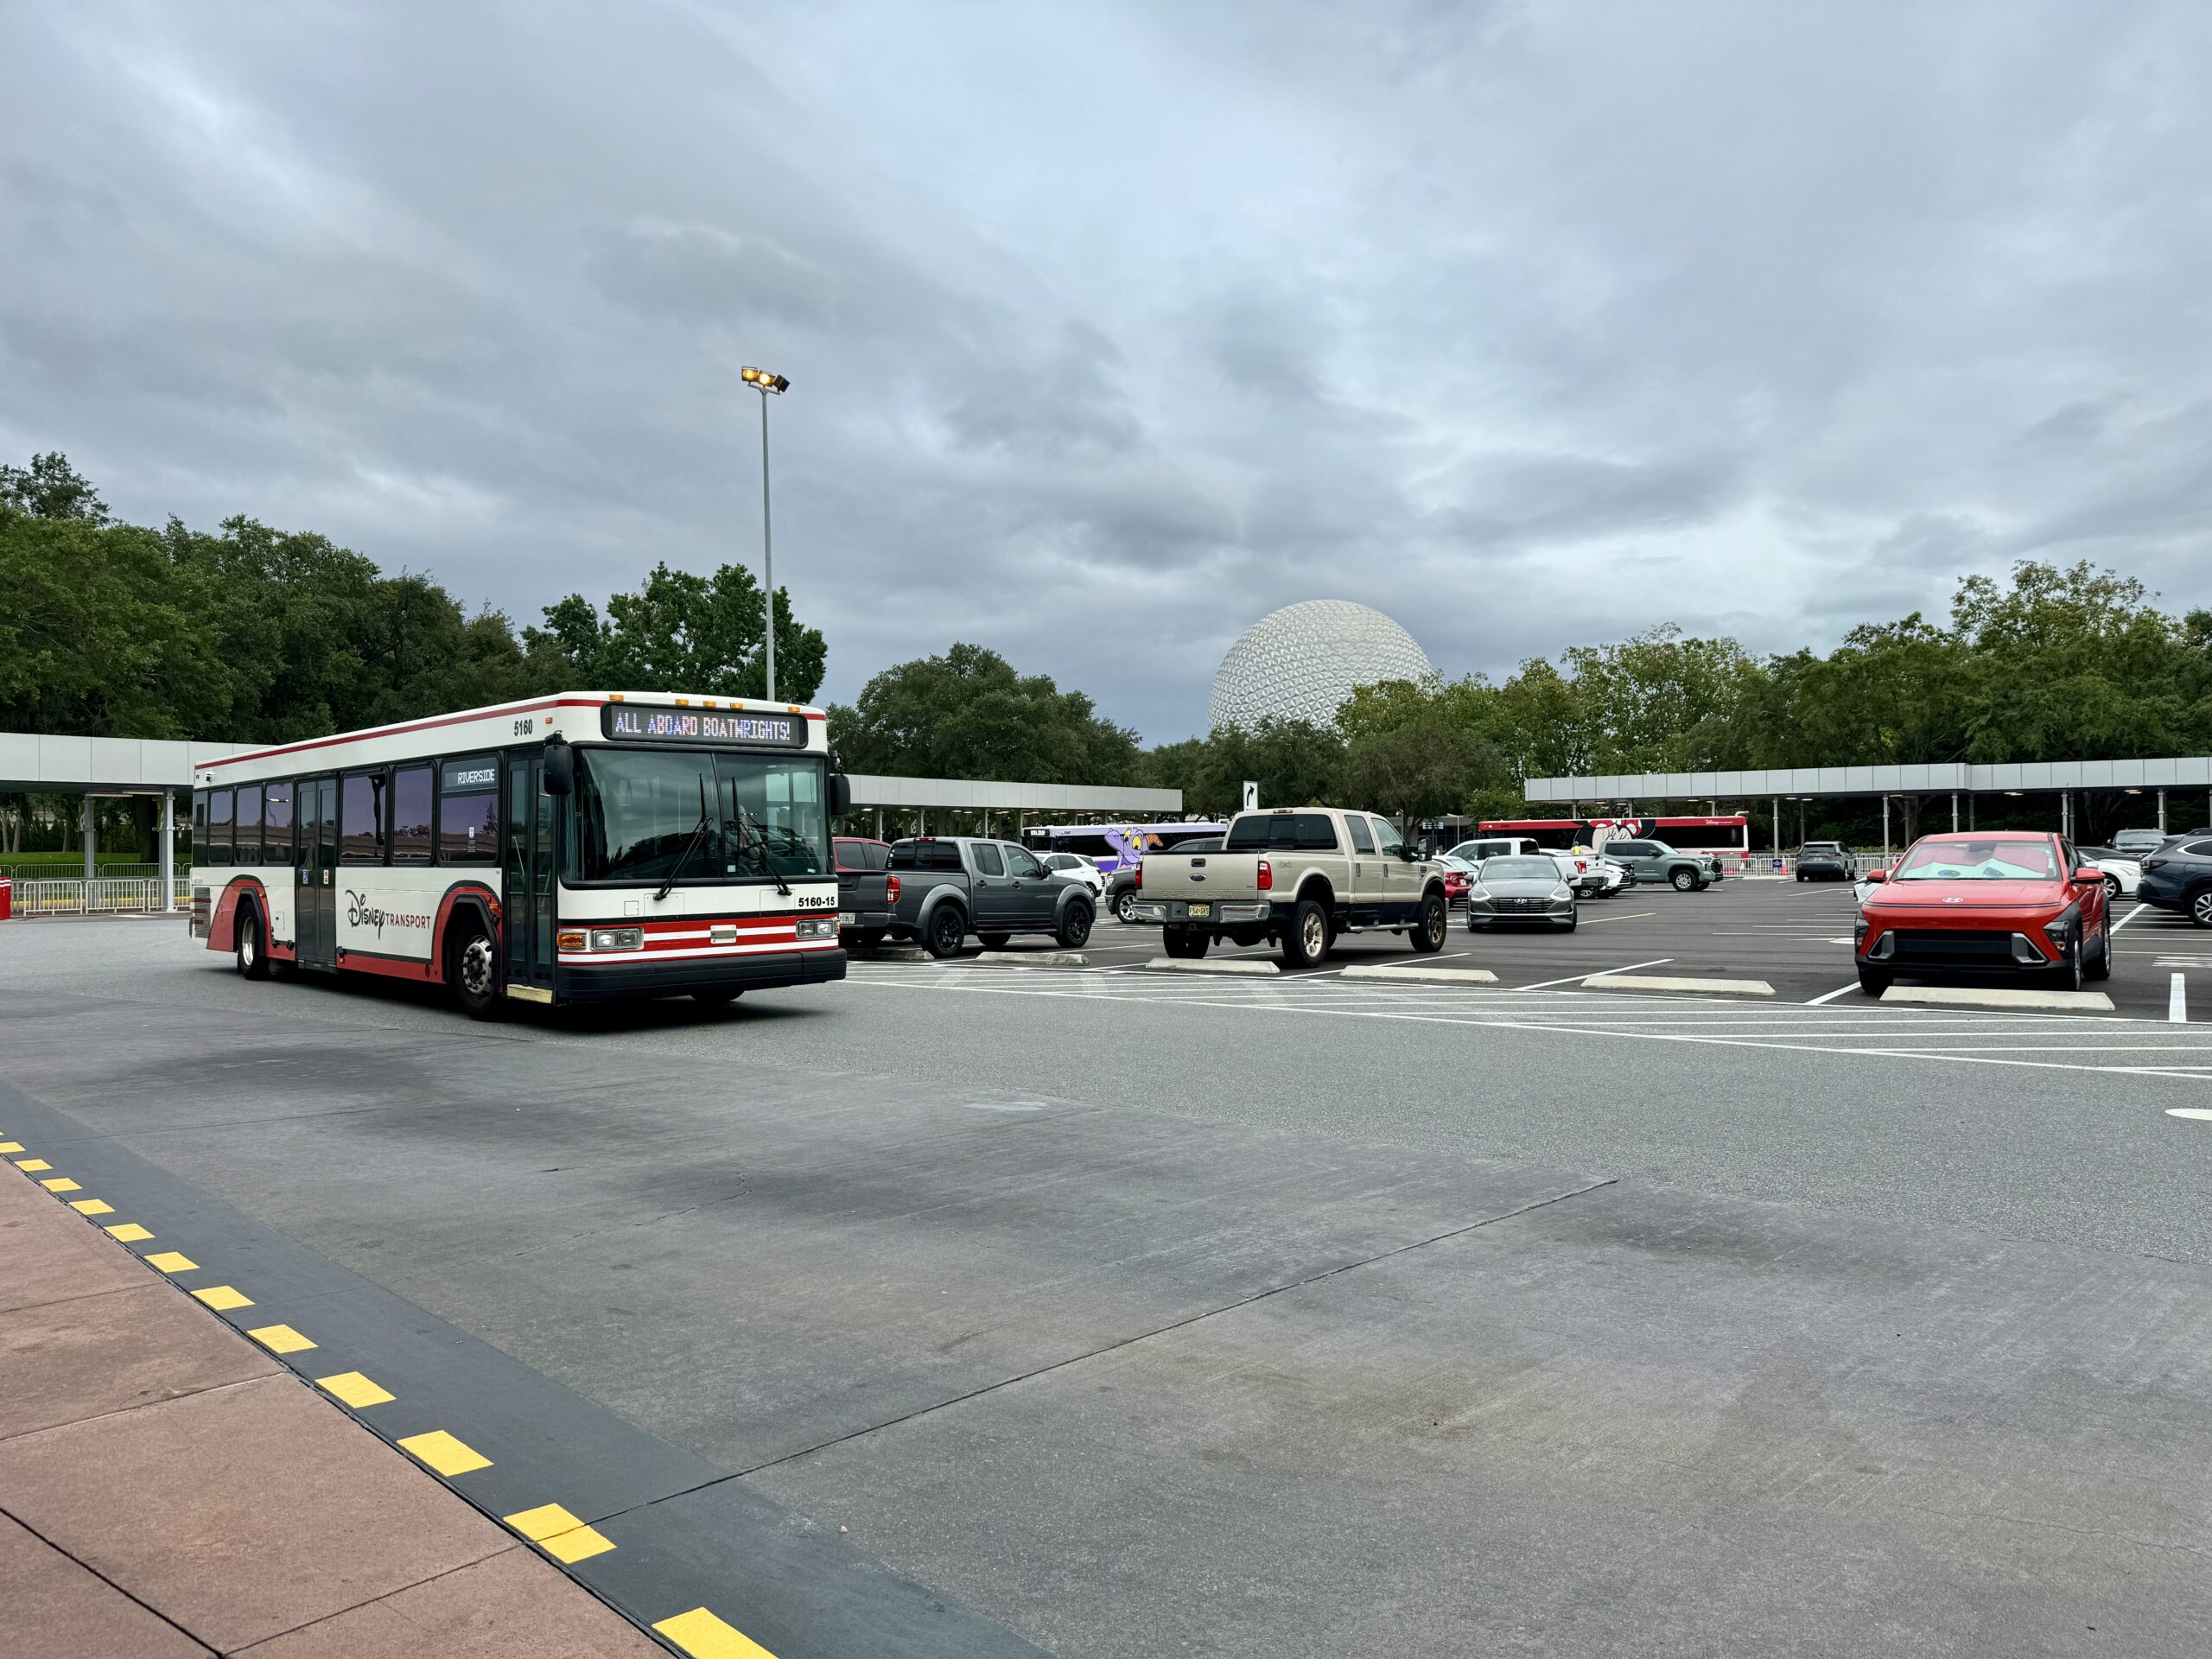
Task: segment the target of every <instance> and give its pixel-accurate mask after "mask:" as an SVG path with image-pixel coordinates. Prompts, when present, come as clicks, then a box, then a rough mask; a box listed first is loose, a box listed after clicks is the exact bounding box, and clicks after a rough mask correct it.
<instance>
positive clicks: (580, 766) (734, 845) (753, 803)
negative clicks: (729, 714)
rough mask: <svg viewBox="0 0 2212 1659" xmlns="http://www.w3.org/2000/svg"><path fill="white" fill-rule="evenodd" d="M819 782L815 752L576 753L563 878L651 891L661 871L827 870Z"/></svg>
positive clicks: (718, 876) (716, 875)
mask: <svg viewBox="0 0 2212 1659" xmlns="http://www.w3.org/2000/svg"><path fill="white" fill-rule="evenodd" d="M823 777H824V761H823V757H822V756H820V755H818V754H807V755H790V756H785V755H768V754H746V753H707V752H704V751H696V750H685V749H613V748H601V747H597V746H592V747H579V748H578V749H577V751H576V790H575V795H574V796H572V797H571V800H572V801H573V803H574V804H573V805H572V807H571V809H570V810H571V813H572V816H571V817H570V820H569V823H570V825H571V828H572V833H571V835H570V836H569V872H570V875H571V878H572V879H574V880H582V881H615V882H626V883H638V884H641V885H642V884H645V883H652V884H654V885H658V884H659V883H660V882H662V881H664V880H668V879H669V877H670V876H671V874H674V875H675V876H676V879H677V882H678V883H679V884H690V883H695V882H717V881H719V882H728V881H746V880H775V879H777V878H778V877H782V876H794V875H819V874H823V873H824V872H825V871H827V870H829V868H831V865H830V862H829V814H828V811H827V808H826V803H825V800H824V794H825V791H824V788H823ZM702 818H703V819H704V820H705V823H706V828H705V830H704V832H703V833H702V831H701V829H700V822H701V820H702ZM695 842H696V844H695ZM687 849H688V854H689V855H688V856H687ZM679 864H680V865H681V867H682V868H681V869H680V870H679V869H678V868H677V867H678V865H679Z"/></svg>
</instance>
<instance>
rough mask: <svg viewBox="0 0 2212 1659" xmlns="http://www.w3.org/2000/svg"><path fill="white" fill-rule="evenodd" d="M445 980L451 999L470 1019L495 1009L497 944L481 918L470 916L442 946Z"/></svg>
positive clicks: (484, 1016)
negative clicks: (444, 948) (450, 988)
mask: <svg viewBox="0 0 2212 1659" xmlns="http://www.w3.org/2000/svg"><path fill="white" fill-rule="evenodd" d="M446 982H447V983H448V984H449V985H451V986H452V987H453V1000H454V1001H455V1002H458V1003H459V1004H460V1005H461V1012H462V1013H463V1014H467V1016H468V1017H469V1018H470V1019H472V1020H489V1019H491V1018H492V1017H493V1015H494V1014H497V1013H498V1012H499V942H498V941H497V940H495V939H494V938H493V937H492V934H491V930H490V929H488V928H486V926H485V925H484V923H483V922H482V920H481V919H480V918H476V917H474V916H471V917H470V918H467V920H465V921H463V922H462V923H461V925H459V926H457V927H455V928H454V931H453V934H452V936H451V942H450V943H449V944H448V946H447V950H446Z"/></svg>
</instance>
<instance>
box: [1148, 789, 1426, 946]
mask: <svg viewBox="0 0 2212 1659" xmlns="http://www.w3.org/2000/svg"><path fill="white" fill-rule="evenodd" d="M1135 912H1136V915H1135V919H1136V920H1137V921H1139V922H1157V923H1159V924H1160V926H1161V928H1162V929H1163V930H1164V931H1165V934H1166V941H1165V942H1166V948H1167V954H1168V955H1169V956H1171V957H1203V956H1204V955H1205V953H1206V951H1207V950H1208V949H1209V948H1211V945H1212V944H1213V943H1214V941H1216V940H1217V939H1224V938H1225V939H1230V940H1232V941H1234V942H1235V943H1236V944H1246V945H1249V944H1260V943H1262V941H1266V942H1268V943H1270V944H1279V945H1280V946H1281V948H1282V959H1283V964H1284V965H1285V966H1286V967H1290V968H1310V967H1312V966H1313V964H1314V963H1317V962H1319V961H1320V960H1321V959H1322V957H1325V956H1327V955H1328V954H1329V950H1330V949H1331V947H1332V946H1333V945H1334V944H1335V943H1336V941H1337V937H1338V935H1339V934H1342V933H1356V932H1362V931H1380V930H1382V929H1384V928H1388V929H1389V931H1391V932H1393V933H1403V934H1405V935H1407V936H1408V938H1409V940H1410V942H1411V944H1412V945H1413V947H1414V950H1421V951H1428V950H1442V949H1443V947H1444V938H1445V932H1446V909H1445V901H1444V873H1443V869H1442V868H1441V867H1440V866H1439V865H1436V864H1433V863H1431V862H1429V861H1426V860H1423V859H1421V858H1419V857H1417V856H1415V855H1414V849H1412V848H1410V847H1408V846H1406V845H1404V844H1403V842H1402V841H1401V840H1400V838H1399V836H1398V832H1397V831H1396V830H1395V829H1393V828H1391V826H1390V822H1389V819H1387V818H1381V817H1376V816H1375V815H1374V814H1373V813H1371V812H1346V811H1343V810H1339V809H1338V808H1336V807H1332V806H1306V807H1284V808H1280V809H1277V810H1273V811H1267V812H1243V813H1239V814H1238V815H1237V816H1236V817H1234V818H1232V819H1230V824H1229V830H1228V833H1227V835H1226V836H1224V849H1223V850H1221V851H1219V852H1207V853H1179V852H1164V853H1147V854H1146V855H1145V856H1144V862H1143V863H1142V864H1141V865H1140V866H1139V867H1138V871H1137V902H1136V905H1135Z"/></svg>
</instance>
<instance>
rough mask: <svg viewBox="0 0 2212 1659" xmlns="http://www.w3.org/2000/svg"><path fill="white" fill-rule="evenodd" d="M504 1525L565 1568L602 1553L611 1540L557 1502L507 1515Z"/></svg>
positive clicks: (608, 1547) (606, 1549) (612, 1542)
mask: <svg viewBox="0 0 2212 1659" xmlns="http://www.w3.org/2000/svg"><path fill="white" fill-rule="evenodd" d="M507 1524H508V1525H509V1526H511V1527H512V1528H513V1529H515V1530H516V1531H517V1532H518V1533H520V1534H522V1535H523V1536H524V1537H525V1538H527V1539H529V1540H530V1541H531V1543H533V1544H536V1545H537V1547H538V1548H540V1549H543V1551H544V1552H545V1553H546V1554H548V1555H550V1556H551V1557H552V1558H553V1559H554V1560H556V1561H559V1562H560V1563H561V1564H562V1565H563V1566H564V1567H572V1566H574V1565H575V1563H576V1562H578V1561H585V1560H590V1559H591V1558H592V1557H593V1556H594V1555H604V1554H607V1551H608V1550H610V1549H612V1548H614V1541H613V1540H612V1539H611V1538H609V1537H607V1535H606V1534H604V1533H602V1532H601V1531H600V1530H599V1529H598V1528H596V1527H588V1526H586V1525H585V1524H584V1523H583V1522H581V1521H579V1520H577V1519H576V1517H575V1516H573V1515H570V1514H569V1512H568V1510H564V1509H563V1508H562V1507H561V1506H560V1505H559V1504H558V1503H546V1504H542V1505H540V1506H539V1507H538V1508H537V1509H534V1510H523V1511H521V1512H520V1513H519V1514H517V1515H511V1516H508V1517H507Z"/></svg>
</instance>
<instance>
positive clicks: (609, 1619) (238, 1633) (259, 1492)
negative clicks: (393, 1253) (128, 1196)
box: [0, 1125, 664, 1659]
mask: <svg viewBox="0 0 2212 1659" xmlns="http://www.w3.org/2000/svg"><path fill="white" fill-rule="evenodd" d="M4 1128H5V1126H4V1125H0V1129H4ZM5 1144H6V1138H5V1136H4V1135H0V1145H5ZM29 1150H35V1149H29ZM29 1150H26V1149H20V1148H16V1147H10V1148H9V1149H8V1151H7V1152H6V1154H4V1161H0V1586H4V1590H0V1651H4V1652H6V1653H9V1654H11V1655H13V1654H21V1655H23V1656H25V1659H47V1656H56V1659H59V1656H63V1655H67V1656H69V1659H170V1656H176V1659H185V1656H203V1655H207V1654H224V1655H234V1654H251V1655H252V1656H254V1659H321V1656H328V1659H341V1656H342V1659H379V1656H384V1655H392V1656H400V1655H406V1656H410V1659H413V1656H420V1655H423V1654H436V1655H439V1656H441V1659H493V1656H509V1655H514V1656H520V1655H525V1654H527V1655H530V1656H532V1659H568V1656H574V1659H601V1656H623V1655H637V1656H651V1655H653V1654H658V1653H661V1652H663V1651H664V1649H662V1648H660V1647H659V1646H658V1644H657V1643H654V1642H653V1641H652V1639H651V1638H649V1637H645V1636H644V1635H643V1634H641V1633H640V1632H639V1630H637V1629H636V1627H635V1626H633V1625H632V1624H630V1623H629V1622H628V1621H626V1620H625V1619H623V1618H620V1617H619V1616H618V1615H616V1614H615V1613H613V1611H609V1610H608V1609H607V1607H606V1606H605V1605H602V1604H601V1602H600V1601H599V1600H598V1599H596V1598H595V1597H594V1596H593V1595H592V1594H591V1593H590V1592H588V1591H587V1590H585V1589H584V1588H582V1586H579V1585H577V1584H575V1582H574V1581H572V1580H570V1579H569V1577H568V1576H567V1575H566V1574H564V1573H562V1572H561V1571H560V1570H559V1569H558V1568H556V1567H554V1566H553V1565H551V1564H550V1562H549V1561H548V1560H545V1559H544V1558H543V1556H541V1555H540V1554H538V1553H537V1550H536V1549H534V1548H532V1547H531V1545H530V1544H528V1543H525V1542H524V1541H522V1540H521V1539H520V1538H518V1537H517V1536H516V1535H514V1534H512V1533H510V1532H508V1531H506V1530H505V1529H502V1528H501V1527H500V1526H499V1525H498V1524H497V1523H496V1522H493V1521H491V1520H488V1519H486V1517H485V1516H482V1515H480V1514H478V1513H477V1512H476V1511H475V1510H473V1509H471V1508H470V1507H469V1506H468V1505H467V1503H463V1502H462V1501H461V1499H460V1498H459V1497H455V1496H454V1494H453V1493H452V1492H451V1491H448V1490H447V1489H446V1488H445V1487H444V1486H442V1484H439V1482H437V1481H436V1480H435V1479H433V1478H431V1477H430V1476H429V1474H427V1473H425V1472H424V1471H423V1470H422V1469H420V1468H417V1467H416V1465H414V1464H412V1463H410V1461H409V1460H408V1459H406V1458H405V1457H404V1456H403V1455H402V1454H401V1453H399V1452H396V1451H394V1450H393V1449H392V1448H391V1447H390V1446H386V1445H385V1444H384V1443H383V1442H382V1441H380V1440H378V1439H377V1438H376V1437H375V1436H374V1435H372V1434H371V1433H368V1432H367V1431H366V1430H365V1429H364V1428H362V1427H360V1426H359V1425H358V1424H356V1423H354V1422H353V1421H352V1420H350V1419H349V1418H348V1417H347V1416H346V1414H345V1413H343V1412H341V1411H340V1410H339V1409H338V1408H337V1407H335V1406H334V1405H333V1404H331V1403H330V1402H328V1401H327V1400H324V1399H321V1398H320V1397H319V1396H318V1395H316V1393H315V1390H314V1389H311V1388H309V1387H308V1385H307V1384H306V1383H302V1382H301V1381H300V1380H299V1379H298V1378H297V1377H296V1376H293V1375H292V1374H291V1373H290V1372H289V1371H288V1370H285V1369H284V1368H283V1366H281V1365H279V1364H277V1363H276V1362H275V1360H273V1359H272V1358H271V1357H270V1356H269V1355H268V1354H267V1353H264V1352H263V1351H261V1350H260V1349H258V1348H257V1347H255V1346H254V1344H252V1343H251V1342H250V1341H248V1340H247V1339H245V1338H243V1337H241V1336H239V1335H238V1333H237V1332H234V1331H233V1330H232V1329H231V1328H230V1327H229V1326H228V1325H226V1324H224V1323H223V1322H222V1321H221V1320H219V1319H213V1318H211V1317H210V1316H209V1315H208V1314H207V1312H206V1311H205V1310H203V1309H202V1308H200V1307H199V1306H195V1305H194V1302H193V1301H192V1300H191V1299H190V1298H189V1297H188V1296H187V1295H186V1294H184V1293H183V1292H182V1291H181V1290H180V1289H178V1288H176V1287H174V1286H173V1285H171V1284H170V1283H168V1281H166V1280H165V1279H163V1278H162V1275H161V1274H160V1273H159V1272H158V1271H157V1270H156V1269H157V1267H158V1265H159V1263H158V1262H156V1261H151V1260H150V1259H149V1260H141V1259H139V1258H137V1257H136V1256H134V1255H132V1254H131V1253H130V1251H128V1250H126V1249H124V1248H122V1246H121V1245H120V1244H119V1243H117V1242H116V1240H115V1238H114V1237H111V1236H108V1234H110V1233H119V1234H120V1236H123V1237H124V1238H127V1239H129V1240H130V1241H131V1242H133V1243H147V1245H148V1248H149V1250H152V1251H158V1250H159V1249H160V1245H159V1243H157V1242H150V1241H149V1238H148V1236H147V1235H146V1234H145V1233H144V1231H143V1229H140V1228H137V1226H136V1225H135V1224H133V1223H132V1222H131V1220H130V1217H128V1216H125V1215H123V1214H120V1213H117V1212H114V1211H108V1210H106V1209H105V1205H104V1204H103V1203H102V1201H101V1200H99V1198H96V1197H93V1196H92V1195H89V1194H86V1193H83V1192H75V1191H69V1190H64V1191H61V1192H48V1191H47V1190H44V1189H43V1187H42V1186H41V1179H42V1178H43V1179H47V1180H53V1181H54V1182H55V1184H56V1185H64V1183H63V1182H62V1181H61V1180H60V1178H55V1177H52V1176H51V1175H48V1174H47V1173H45V1172H42V1171H40V1170H37V1169H24V1170H21V1171H20V1172H19V1170H18V1168H17V1167H16V1166H18V1165H19V1164H21V1163H22V1162H23V1161H24V1160H26V1159H27V1158H29ZM29 1161H31V1162H36V1161H38V1160H35V1158H29ZM71 1205H75V1206H76V1207H77V1209H78V1210H79V1211H90V1212H91V1213H90V1214H81V1213H77V1212H75V1211H73V1209H72V1208H71V1207H70V1206H71ZM104 1229H105V1231H104ZM283 1328H284V1327H281V1326H279V1327H276V1329H277V1330H280V1331H281V1330H283Z"/></svg>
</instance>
